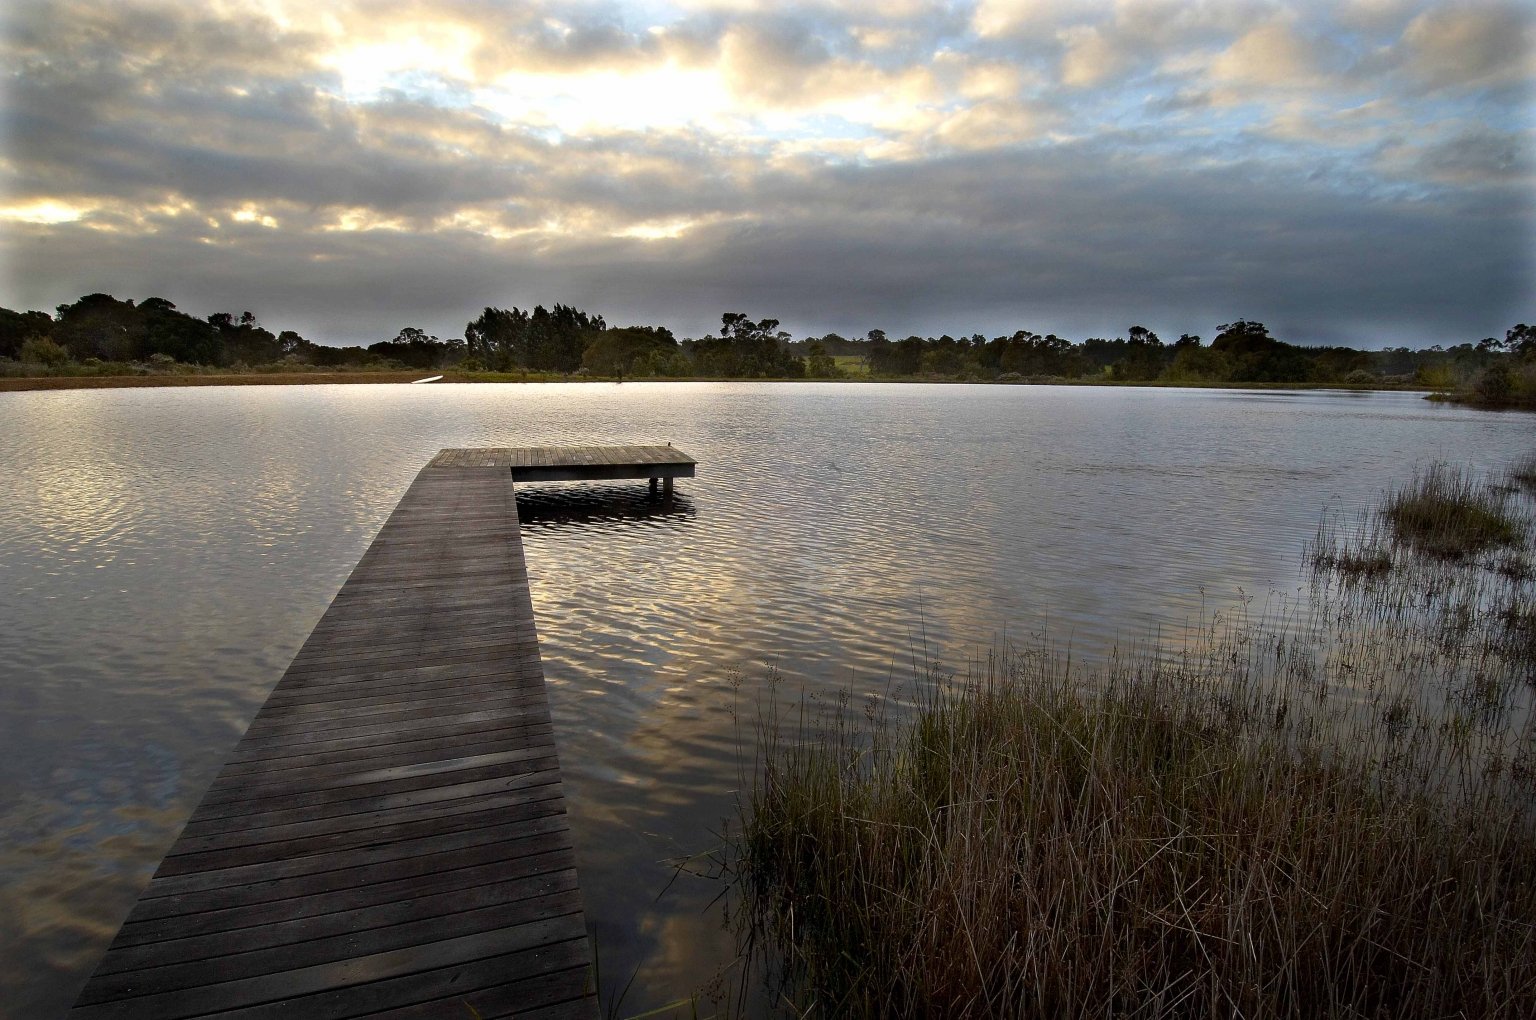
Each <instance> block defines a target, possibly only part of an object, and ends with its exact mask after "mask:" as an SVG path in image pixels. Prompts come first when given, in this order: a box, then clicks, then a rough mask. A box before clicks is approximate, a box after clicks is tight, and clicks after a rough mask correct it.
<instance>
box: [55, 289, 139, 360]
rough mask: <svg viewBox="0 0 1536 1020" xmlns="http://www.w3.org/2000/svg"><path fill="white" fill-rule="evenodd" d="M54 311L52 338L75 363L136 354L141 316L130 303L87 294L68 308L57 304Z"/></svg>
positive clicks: (108, 295) (120, 357)
mask: <svg viewBox="0 0 1536 1020" xmlns="http://www.w3.org/2000/svg"><path fill="white" fill-rule="evenodd" d="M58 312H59V315H58V319H57V320H56V321H55V322H54V324H53V329H52V331H51V335H52V338H53V339H54V341H55V342H57V343H59V344H60V345H61V346H63V347H64V348H66V349H67V350H68V351H69V353H70V356H71V357H73V358H74V359H75V360H77V361H84V360H85V359H86V358H100V359H101V360H102V361H128V360H130V359H132V358H133V357H135V356H136V355H137V354H138V352H139V349H140V347H141V344H142V341H143V334H144V317H143V315H141V314H140V312H139V310H138V309H137V308H135V307H134V305H133V302H132V301H119V300H117V298H114V297H113V296H112V295H111V294H87V295H85V296H84V297H82V298H81V299H80V300H79V301H76V302H75V303H74V304H72V305H59V309H58Z"/></svg>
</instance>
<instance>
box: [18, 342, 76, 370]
mask: <svg viewBox="0 0 1536 1020" xmlns="http://www.w3.org/2000/svg"><path fill="white" fill-rule="evenodd" d="M19 360H20V361H23V362H26V363H29V364H33V365H46V366H48V367H49V368H59V367H61V366H63V365H67V364H69V351H67V350H66V349H64V348H63V347H61V346H59V345H58V344H56V343H54V342H53V341H52V340H50V339H48V338H47V337H43V336H33V337H28V338H27V339H26V340H25V341H24V342H23V343H22V345H21V352H20V356H19Z"/></svg>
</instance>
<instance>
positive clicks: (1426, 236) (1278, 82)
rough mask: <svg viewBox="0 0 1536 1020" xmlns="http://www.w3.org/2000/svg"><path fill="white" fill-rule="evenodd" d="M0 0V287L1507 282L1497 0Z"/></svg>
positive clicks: (996, 291) (1035, 302)
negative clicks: (196, 1)
mask: <svg viewBox="0 0 1536 1020" xmlns="http://www.w3.org/2000/svg"><path fill="white" fill-rule="evenodd" d="M235 10H236V11H240V10H242V9H240V8H235ZM5 18H6V21H5V23H4V33H5V42H4V48H5V55H6V57H7V66H8V67H11V68H13V70H12V72H11V74H10V76H9V80H8V82H7V85H6V90H5V93H4V97H3V106H0V108H3V115H4V127H5V138H4V145H5V149H4V162H3V164H0V175H3V176H0V180H3V182H4V197H3V198H0V207H4V208H3V209H0V212H4V213H6V214H7V215H6V219H7V226H6V230H5V232H4V235H3V238H0V245H3V254H4V257H5V269H6V276H7V277H8V279H7V280H5V282H4V283H3V285H0V304H5V305H7V306H11V307H15V306H18V305H26V306H31V307H49V306H51V305H52V304H55V303H58V302H61V301H67V300H71V299H73V298H74V297H76V296H78V295H79V294H82V293H86V292H89V291H93V290H106V291H109V292H112V293H116V294H118V295H119V296H132V297H144V296H148V295H150V294H161V295H163V296H166V297H169V298H171V299H172V300H175V301H177V302H178V303H180V304H181V305H182V306H183V307H186V308H188V309H189V310H192V311H195V312H198V313H199V314H207V313H208V312H211V311H214V310H219V309H237V308H238V309H244V308H247V307H250V308H252V309H253V310H255V311H257V312H258V314H260V315H262V316H263V317H264V318H265V319H266V320H267V321H268V322H270V323H272V324H274V325H278V326H281V327H294V328H298V329H300V330H301V331H303V332H305V333H306V334H307V335H311V336H313V337H314V338H316V339H322V340H327V341H334V342H351V341H359V340H360V341H371V340H374V339H379V338H381V337H386V336H392V335H393V334H394V332H395V331H396V330H397V329H398V328H399V327H400V326H402V325H407V324H409V325H419V326H423V327H425V328H428V329H429V330H430V331H432V332H435V333H438V334H440V335H458V334H459V333H460V332H461V331H462V327H463V323H464V321H465V320H466V319H468V318H470V317H472V316H473V315H474V314H475V313H477V312H478V310H479V308H480V307H482V306H484V305H486V304H501V305H508V304H514V303H515V304H524V305H526V304H530V303H532V302H534V301H544V302H546V303H548V302H554V301H564V302H571V303H576V304H580V305H583V306H586V307H590V308H593V309H595V310H599V311H602V312H604V313H605V314H606V315H607V316H608V317H609V319H610V320H611V321H648V322H661V323H665V324H669V325H672V326H674V327H675V328H677V329H678V331H679V332H680V333H688V334H697V333H699V332H702V331H706V330H710V329H712V328H713V327H714V326H715V325H717V324H718V316H719V313H720V312H721V311H724V310H727V309H731V310H741V311H746V312H748V313H749V314H752V315H754V316H766V315H772V316H775V317H778V318H780V319H782V320H784V323H785V325H786V326H787V327H789V328H792V329H794V330H795V331H796V332H797V333H799V334H805V333H812V332H816V333H819V332H823V331H826V330H834V329H835V330H837V331H839V332H843V333H845V334H848V333H862V332H863V331H864V330H866V329H868V328H871V327H873V326H880V327H882V328H885V329H887V330H889V331H891V332H892V333H897V334H905V333H906V332H919V333H925V334H936V333H938V332H942V331H949V332H962V331H963V332H970V331H973V330H974V331H980V332H984V333H989V334H991V333H997V332H1004V331H1011V330H1013V329H1017V328H1026V327H1027V328H1031V329H1037V330H1042V331H1044V330H1053V331H1056V332H1058V333H1062V334H1063V335H1070V336H1074V337H1081V336H1085V335H1094V334H1110V335H1112V334H1114V333H1116V332H1123V330H1124V329H1125V327H1126V326H1127V325H1129V324H1130V323H1132V322H1139V323H1145V324H1147V325H1150V326H1152V327H1153V328H1154V329H1158V330H1159V331H1160V332H1163V333H1165V335H1166V334H1171V335H1177V333H1179V332H1183V331H1192V332H1198V333H1202V334H1205V335H1207V336H1209V335H1210V332H1211V330H1212V329H1213V328H1214V326H1215V325H1216V324H1217V323H1219V322H1222V321H1227V320H1229V319H1232V318H1237V317H1256V318H1262V319H1265V321H1268V322H1270V323H1271V325H1272V326H1275V327H1276V328H1277V331H1279V332H1281V335H1283V336H1285V337H1286V338H1288V339H1292V340H1297V341H1301V342H1337V341H1341V340H1342V341H1350V342H1357V343H1372V344H1374V343H1377V342H1394V343H1396V342H1406V343H1430V342H1459V341H1461V340H1466V339H1477V338H1479V337H1481V336H1485V335H1489V334H1492V333H1497V332H1501V331H1502V329H1503V328H1505V327H1506V326H1507V325H1509V324H1510V323H1512V322H1513V321H1515V320H1516V319H1517V318H1525V319H1529V317H1530V315H1531V314H1532V310H1531V308H1530V305H1531V303H1532V301H1533V299H1536V293H1533V287H1532V283H1531V281H1532V279H1533V278H1536V275H1533V272H1532V270H1533V265H1532V246H1531V240H1532V233H1531V231H1532V208H1531V182H1532V166H1531V159H1530V156H1531V152H1530V148H1531V141H1532V125H1531V123H1530V115H1529V108H1528V100H1529V97H1530V94H1529V86H1530V81H1531V57H1530V52H1529V50H1530V41H1531V33H1532V28H1531V22H1532V19H1531V16H1530V14H1529V12H1528V11H1525V10H1523V9H1522V8H1520V7H1517V6H1512V5H1503V6H1500V5H1440V4H1430V3H1420V4H1369V5H1366V4H1360V5H1353V6H1344V7H1337V6H1334V5H1330V6H1327V7H1325V6H1323V5H1302V6H1298V7H1282V6H1278V5H1273V4H1257V3H1255V4H1246V5H1245V4H1229V5H1185V4H1167V3H1157V2H1149V3H1142V4H1123V5H1118V6H1117V7H1116V8H1114V9H1113V11H1111V10H1110V9H1109V8H1102V9H1100V8H1089V7H1084V6H1081V5H1075V4H1058V5H1052V4H1049V3H1040V4H1033V5H1028V6H1027V7H1026V6H1024V5H1008V4H992V3H981V4H979V5H975V6H970V5H953V4H927V3H912V4H905V5H897V6H893V7H891V8H889V9H883V10H882V11H879V12H873V13H872V12H871V11H870V9H869V8H868V7H867V5H855V4H847V5H842V4H822V5H814V6H800V5H794V6H787V5H764V6H763V7H762V8H761V9H742V8H741V7H730V8H728V7H725V6H723V5H716V4H712V3H703V2H701V3H698V4H684V5H681V6H680V7H679V8H677V9H673V8H672V7H670V6H667V7H664V8H657V7H640V6H626V5H619V4H606V5H603V4H567V3H557V2H550V3H545V4H526V5H506V6H504V5H482V4H471V3H401V4H390V5H382V4H368V5H336V6H334V7H331V6H327V5H319V6H318V7H317V8H315V9H313V10H311V9H310V8H303V9H298V8H295V9H290V10H289V11H288V12H287V16H281V17H280V16H278V15H274V14H269V13H266V12H264V11H263V10H258V9H254V8H253V9H250V10H249V11H245V12H244V13H226V14H218V15H215V14H213V13H210V12H209V10H208V9H205V8H203V7H201V6H200V5H176V4H171V5H166V4H150V5H146V6H142V7H128V6H121V7H119V6H113V7H104V6H102V5H99V4H88V3H81V4H69V3H64V2H60V3H27V4H22V5H20V6H18V7H16V8H14V9H13V10H11V11H10V12H9V13H8V14H7V15H6V16H5ZM647 74H652V75H653V76H654V75H661V76H662V77H661V78H655V77H653V78H649V79H648V78H646V77H645V75H647ZM689 74H692V75H694V77H685V78H678V79H677V80H676V81H673V80H672V79H667V78H666V77H665V75H689ZM592 76H598V77H595V78H594V77H592ZM603 76H607V77H603ZM626 76H634V77H626ZM591 81H596V82H598V83H599V84H598V85H597V86H585V85H584V84H583V83H584V82H591ZM658 82H659V84H658ZM566 88H569V89H570V90H572V91H571V93H570V94H571V95H572V96H575V97H577V98H575V99H562V98H561V95H562V93H561V90H562V89H566ZM583 88H586V91H582V89H583ZM646 88H656V89H660V91H656V92H654V93H649V92H644V91H643V90H644V89H646ZM637 97H638V98H637ZM694 102H697V104H698V105H697V110H696V111H695V112H694V113H692V114H689V115H687V116H681V115H679V114H678V111H677V110H676V109H673V107H674V106H675V105H677V104H689V103H694ZM573 104H576V105H575V106H573ZM582 104H585V105H582Z"/></svg>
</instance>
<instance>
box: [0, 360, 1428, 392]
mask: <svg viewBox="0 0 1536 1020" xmlns="http://www.w3.org/2000/svg"><path fill="white" fill-rule="evenodd" d="M27 367H28V368H32V367H36V368H37V369H38V371H35V372H33V371H25V372H18V373H16V374H11V375H0V393H5V392H17V391H27V390H77V389H121V388H126V387H141V386H306V385H322V384H323V385H337V384H352V383H358V384H366V383H408V382H414V381H416V380H417V379H425V378H427V377H429V376H441V379H440V380H439V381H441V382H445V383H509V382H527V383H546V382H567V383H568V382H601V383H612V382H798V383H806V382H810V383H820V382H843V383H924V384H929V385H972V384H978V383H979V384H986V385H998V386H1021V385H1022V386H1029V385H1055V386H1116V387H1128V388H1137V389H1145V388H1168V387H1173V388H1177V389H1261V390H1298V391H1300V390H1353V391H1358V392H1371V391H1402V390H1408V391H1414V392H1418V391H1420V390H1421V389H1422V388H1421V387H1415V386H1408V385H1396V384H1394V385H1376V386H1367V385H1347V386H1346V385H1324V384H1311V383H1199V382H1195V383H1190V382H1181V383H1164V382H1124V381H1114V380H1107V379H1055V378H1041V379H954V378H945V377H939V376H910V377H884V376H882V377H874V376H870V375H869V374H868V373H851V374H849V375H847V376H844V377H841V378H838V379H741V378H731V377H727V376H685V377H684V376H679V377H672V376H665V377H663V376H638V377H637V376H625V377H624V378H622V379H619V378H617V377H609V376H595V375H567V374H561V373H552V372H542V373H541V372H464V371H459V370H455V369H397V368H388V369H383V368H357V369H347V370H344V371H326V370H322V369H310V370H303V371H264V370H261V369H252V370H248V371H239V372H234V371H229V370H227V369H207V368H191V367H189V366H180V369H179V370H178V371H175V372H165V371H145V370H136V369H134V368H133V367H132V366H117V365H108V366H102V367H100V368H91V369H81V370H80V371H77V372H73V373H69V374H48V373H47V372H45V371H43V370H42V369H41V366H27Z"/></svg>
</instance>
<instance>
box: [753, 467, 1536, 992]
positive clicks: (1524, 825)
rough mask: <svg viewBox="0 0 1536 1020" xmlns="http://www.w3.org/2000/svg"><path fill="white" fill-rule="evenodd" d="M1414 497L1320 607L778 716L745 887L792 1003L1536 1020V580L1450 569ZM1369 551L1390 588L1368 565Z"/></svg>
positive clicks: (931, 681) (766, 720)
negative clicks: (1418, 517)
mask: <svg viewBox="0 0 1536 1020" xmlns="http://www.w3.org/2000/svg"><path fill="white" fill-rule="evenodd" d="M1478 484H1479V485H1481V484H1482V483H1481V482H1479V483H1478ZM1390 503H1391V497H1390V495H1389V497H1388V498H1387V499H1386V500H1384V503H1383V506H1382V507H1381V508H1378V512H1377V513H1375V514H1374V515H1371V516H1369V517H1367V518H1365V519H1362V520H1360V521H1358V522H1355V523H1354V524H1352V525H1349V526H1345V525H1339V524H1335V525H1334V526H1333V527H1332V528H1331V529H1330V528H1325V529H1324V530H1323V531H1321V532H1320V534H1319V539H1318V544H1317V547H1316V548H1315V549H1314V550H1313V558H1312V562H1313V563H1314V564H1316V567H1315V569H1314V570H1313V572H1312V583H1313V588H1312V591H1311V592H1310V594H1309V597H1308V598H1307V599H1305V600H1301V601H1299V602H1297V601H1290V600H1280V601H1277V602H1276V603H1274V604H1272V605H1271V606H1270V607H1268V609H1267V610H1266V611H1264V612H1261V613H1258V614H1256V615H1252V616H1250V614H1249V612H1248V610H1247V609H1246V608H1244V607H1239V608H1238V609H1236V610H1234V611H1233V612H1231V613H1228V614H1226V615H1224V616H1220V617H1217V618H1216V619H1214V620H1212V621H1211V622H1210V623H1209V625H1208V626H1206V627H1205V629H1204V630H1202V631H1201V632H1200V633H1198V634H1197V635H1194V636H1193V640H1189V641H1186V642H1184V643H1183V645H1182V647H1181V648H1180V649H1179V650H1177V651H1170V650H1168V649H1165V648H1158V647H1152V646H1147V647H1142V648H1138V649H1135V650H1132V651H1130V652H1127V653H1125V654H1123V655H1114V656H1111V657H1110V658H1109V659H1108V660H1107V661H1104V662H1101V663H1097V664H1094V665H1092V666H1085V665H1084V664H1081V663H1077V662H1072V661H1070V660H1069V659H1068V658H1067V657H1066V656H1065V655H1063V654H1060V653H1059V652H1058V651H1056V650H1055V649H1053V648H1051V647H1050V646H1049V645H1048V644H1046V643H1044V642H1042V643H1040V644H1037V645H1036V646H1034V647H1031V648H1028V649H1024V650H1018V649H1013V648H1007V649H1003V650H1001V651H999V652H996V653H994V654H992V655H990V656H988V657H987V658H985V659H984V660H980V661H976V662H973V663H971V665H970V667H969V669H968V670H966V671H965V674H964V679H963V680H957V679H954V678H950V677H946V676H945V675H943V673H942V671H937V672H935V671H930V673H929V675H928V676H926V677H924V678H923V680H924V682H923V683H921V684H919V685H918V688H919V690H920V691H921V695H920V698H919V704H918V705H917V707H916V709H915V710H914V711H912V712H910V713H906V714H899V713H898V712H896V711H895V710H893V709H891V708H890V707H889V702H888V701H885V700H878V699H871V700H869V701H867V702H865V703H862V704H853V703H851V701H850V699H848V698H845V699H844V701H843V702H842V703H840V704H838V705H834V706H828V707H825V708H823V709H814V708H807V707H802V709H801V710H799V711H798V713H796V712H792V711H791V712H786V710H784V709H783V708H782V707H775V706H780V704H781V703H780V702H779V701H777V700H773V699H770V700H769V701H768V703H767V704H766V705H765V706H764V709H763V714H762V715H761V718H760V722H759V727H760V733H759V746H760V748H761V752H760V760H759V761H758V762H757V763H756V766H755V769H754V774H753V778H752V780H751V782H750V793H749V795H748V797H747V798H746V801H745V802H744V805H743V817H742V826H741V832H740V835H739V837H738V838H737V846H736V850H737V857H736V860H735V864H734V867H735V870H736V875H737V877H738V879H739V881H740V884H741V887H742V889H743V891H744V904H745V907H746V910H745V912H744V914H743V915H742V916H743V921H744V926H745V929H744V930H745V931H746V932H747V933H748V935H749V938H755V939H758V940H761V943H762V944H766V945H769V946H772V947H773V948H774V951H775V953H776V954H777V958H778V959H779V961H780V962H781V964H782V971H781V977H782V979H783V980H784V982H785V994H787V995H789V996H790V998H791V999H792V1000H793V1001H794V1002H796V1004H797V1008H798V1009H800V1010H802V1011H804V1012H807V1013H810V1014H813V1015H821V1016H934V1017H951V1016H957V1017H967V1016H976V1017H984V1016H1000V1017H1033V1016H1041V1017H1047V1016H1049V1017H1088V1016H1093V1017H1101V1016H1145V1017H1165V1016H1195V1015H1214V1016H1223V1017H1228V1016H1243V1017H1280V1016H1284V1017H1432V1016H1433V1017H1445V1016H1510V1017H1515V1016H1532V1015H1536V730H1533V720H1532V702H1533V692H1536V673H1533V671H1532V655H1533V653H1532V647H1531V646H1532V642H1531V641H1529V640H1527V638H1529V637H1530V636H1531V628H1532V627H1533V624H1532V623H1531V621H1532V620H1533V619H1536V616H1533V615H1532V609H1531V606H1532V594H1533V592H1532V581H1531V578H1530V577H1529V576H1528V575H1527V576H1526V577H1524V578H1519V577H1514V576H1509V575H1507V574H1505V573H1501V572H1499V571H1498V570H1497V569H1496V564H1495V560H1494V555H1495V554H1494V553H1490V552H1489V551H1488V549H1487V548H1486V547H1485V548H1484V549H1483V553H1482V554H1481V555H1474V554H1471V553H1468V554H1465V555H1463V556H1461V557H1458V558H1454V559H1447V558H1444V557H1443V556H1438V555H1428V554H1426V552H1425V550H1424V547H1423V546H1421V545H1419V544H1417V543H1416V542H1414V541H1411V540H1410V539H1408V538H1407V537H1405V536H1403V535H1401V534H1399V533H1398V532H1397V531H1396V529H1395V528H1394V526H1393V525H1392V523H1391V520H1390V518H1388V517H1387V516H1386V510H1387V507H1388V506H1389V505H1390ZM1505 509H1506V510H1507V511H1509V513H1510V514H1511V515H1512V516H1511V517H1510V519H1511V520H1514V521H1516V522H1517V524H1518V526H1519V528H1520V529H1521V536H1520V538H1519V541H1518V542H1517V543H1515V544H1516V545H1522V544H1523V545H1528V544H1529V541H1530V539H1529V514H1528V512H1527V513H1526V514H1525V516H1521V515H1520V514H1519V513H1517V512H1516V508H1514V507H1512V506H1510V505H1506V506H1505ZM1329 543H1331V544H1329ZM1506 546H1507V544H1506ZM1368 551H1369V552H1371V553H1372V556H1373V557H1377V558H1379V557H1385V558H1386V559H1387V560H1388V561H1389V563H1388V566H1386V567H1385V568H1381V569H1373V570H1371V571H1364V572H1358V571H1349V570H1340V569H1338V564H1339V563H1341V562H1346V561H1348V560H1349V559H1350V558H1351V557H1356V556H1362V555H1365V553H1366V552H1368ZM1506 552H1507V548H1506Z"/></svg>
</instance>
